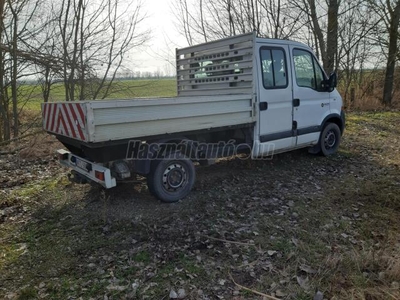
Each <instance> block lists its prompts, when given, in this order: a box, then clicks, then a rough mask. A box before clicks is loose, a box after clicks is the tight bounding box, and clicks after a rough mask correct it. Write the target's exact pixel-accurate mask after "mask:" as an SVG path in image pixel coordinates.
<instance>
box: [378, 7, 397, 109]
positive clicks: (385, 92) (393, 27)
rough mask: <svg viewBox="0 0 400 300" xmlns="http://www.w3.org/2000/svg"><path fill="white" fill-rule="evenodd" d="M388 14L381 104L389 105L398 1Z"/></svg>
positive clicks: (394, 65) (394, 60)
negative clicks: (387, 37) (387, 44)
mask: <svg viewBox="0 0 400 300" xmlns="http://www.w3.org/2000/svg"><path fill="white" fill-rule="evenodd" d="M390 14H391V16H390V28H389V52H388V60H387V64H386V74H385V84H384V87H383V99H382V102H383V104H384V105H386V106H389V105H391V103H392V93H393V81H394V70H395V67H396V55H397V40H398V29H399V22H400V1H397V2H396V6H395V7H394V9H393V10H392V11H391V12H390Z"/></svg>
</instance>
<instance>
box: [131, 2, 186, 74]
mask: <svg viewBox="0 0 400 300" xmlns="http://www.w3.org/2000/svg"><path fill="white" fill-rule="evenodd" d="M173 1H174V0H144V1H143V4H144V7H143V12H146V14H147V18H146V19H145V20H144V21H143V24H142V28H146V29H150V30H151V38H150V40H148V41H147V43H146V45H145V46H143V47H140V48H139V49H135V50H133V51H132V52H131V53H130V55H129V69H130V70H132V71H133V72H136V71H138V70H140V71H141V72H155V71H162V72H163V73H164V74H165V73H167V72H169V73H170V74H173V73H174V67H173V65H172V64H171V63H169V62H168V60H169V61H171V60H174V59H175V55H174V53H175V48H181V47H185V46H187V42H186V40H185V38H184V37H182V36H181V35H180V34H179V33H178V32H177V29H176V25H175V22H176V16H174V14H173V7H172V3H173Z"/></svg>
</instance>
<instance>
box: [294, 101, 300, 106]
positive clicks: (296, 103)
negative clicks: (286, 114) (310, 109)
mask: <svg viewBox="0 0 400 300" xmlns="http://www.w3.org/2000/svg"><path fill="white" fill-rule="evenodd" d="M298 106H300V99H293V107H298Z"/></svg>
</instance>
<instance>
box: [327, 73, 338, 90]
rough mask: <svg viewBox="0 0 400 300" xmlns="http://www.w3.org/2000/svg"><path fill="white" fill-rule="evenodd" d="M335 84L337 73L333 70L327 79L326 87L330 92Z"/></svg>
mask: <svg viewBox="0 0 400 300" xmlns="http://www.w3.org/2000/svg"><path fill="white" fill-rule="evenodd" d="M336 86H337V75H336V73H335V72H333V73H331V75H330V76H329V79H328V89H329V91H330V92H332V91H333V90H334V89H335V87H336Z"/></svg>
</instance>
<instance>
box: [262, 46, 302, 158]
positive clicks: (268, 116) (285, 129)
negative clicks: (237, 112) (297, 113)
mask: <svg viewBox="0 0 400 300" xmlns="http://www.w3.org/2000/svg"><path fill="white" fill-rule="evenodd" d="M259 54H260V56H259V57H260V62H259V73H258V74H259V75H260V74H261V75H260V79H261V80H260V81H259V98H260V99H259V105H260V107H259V111H260V114H259V117H260V120H259V133H260V143H261V146H263V144H264V145H265V146H267V147H265V149H268V151H270V150H271V147H270V146H271V145H272V146H273V150H279V149H285V148H291V147H293V146H295V143H296V140H295V137H293V131H292V125H293V123H292V121H293V105H292V99H293V98H292V80H291V69H290V64H289V60H288V58H289V46H287V45H279V46H275V45H271V46H269V45H262V44H261V45H260V47H259ZM260 152H263V150H260Z"/></svg>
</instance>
